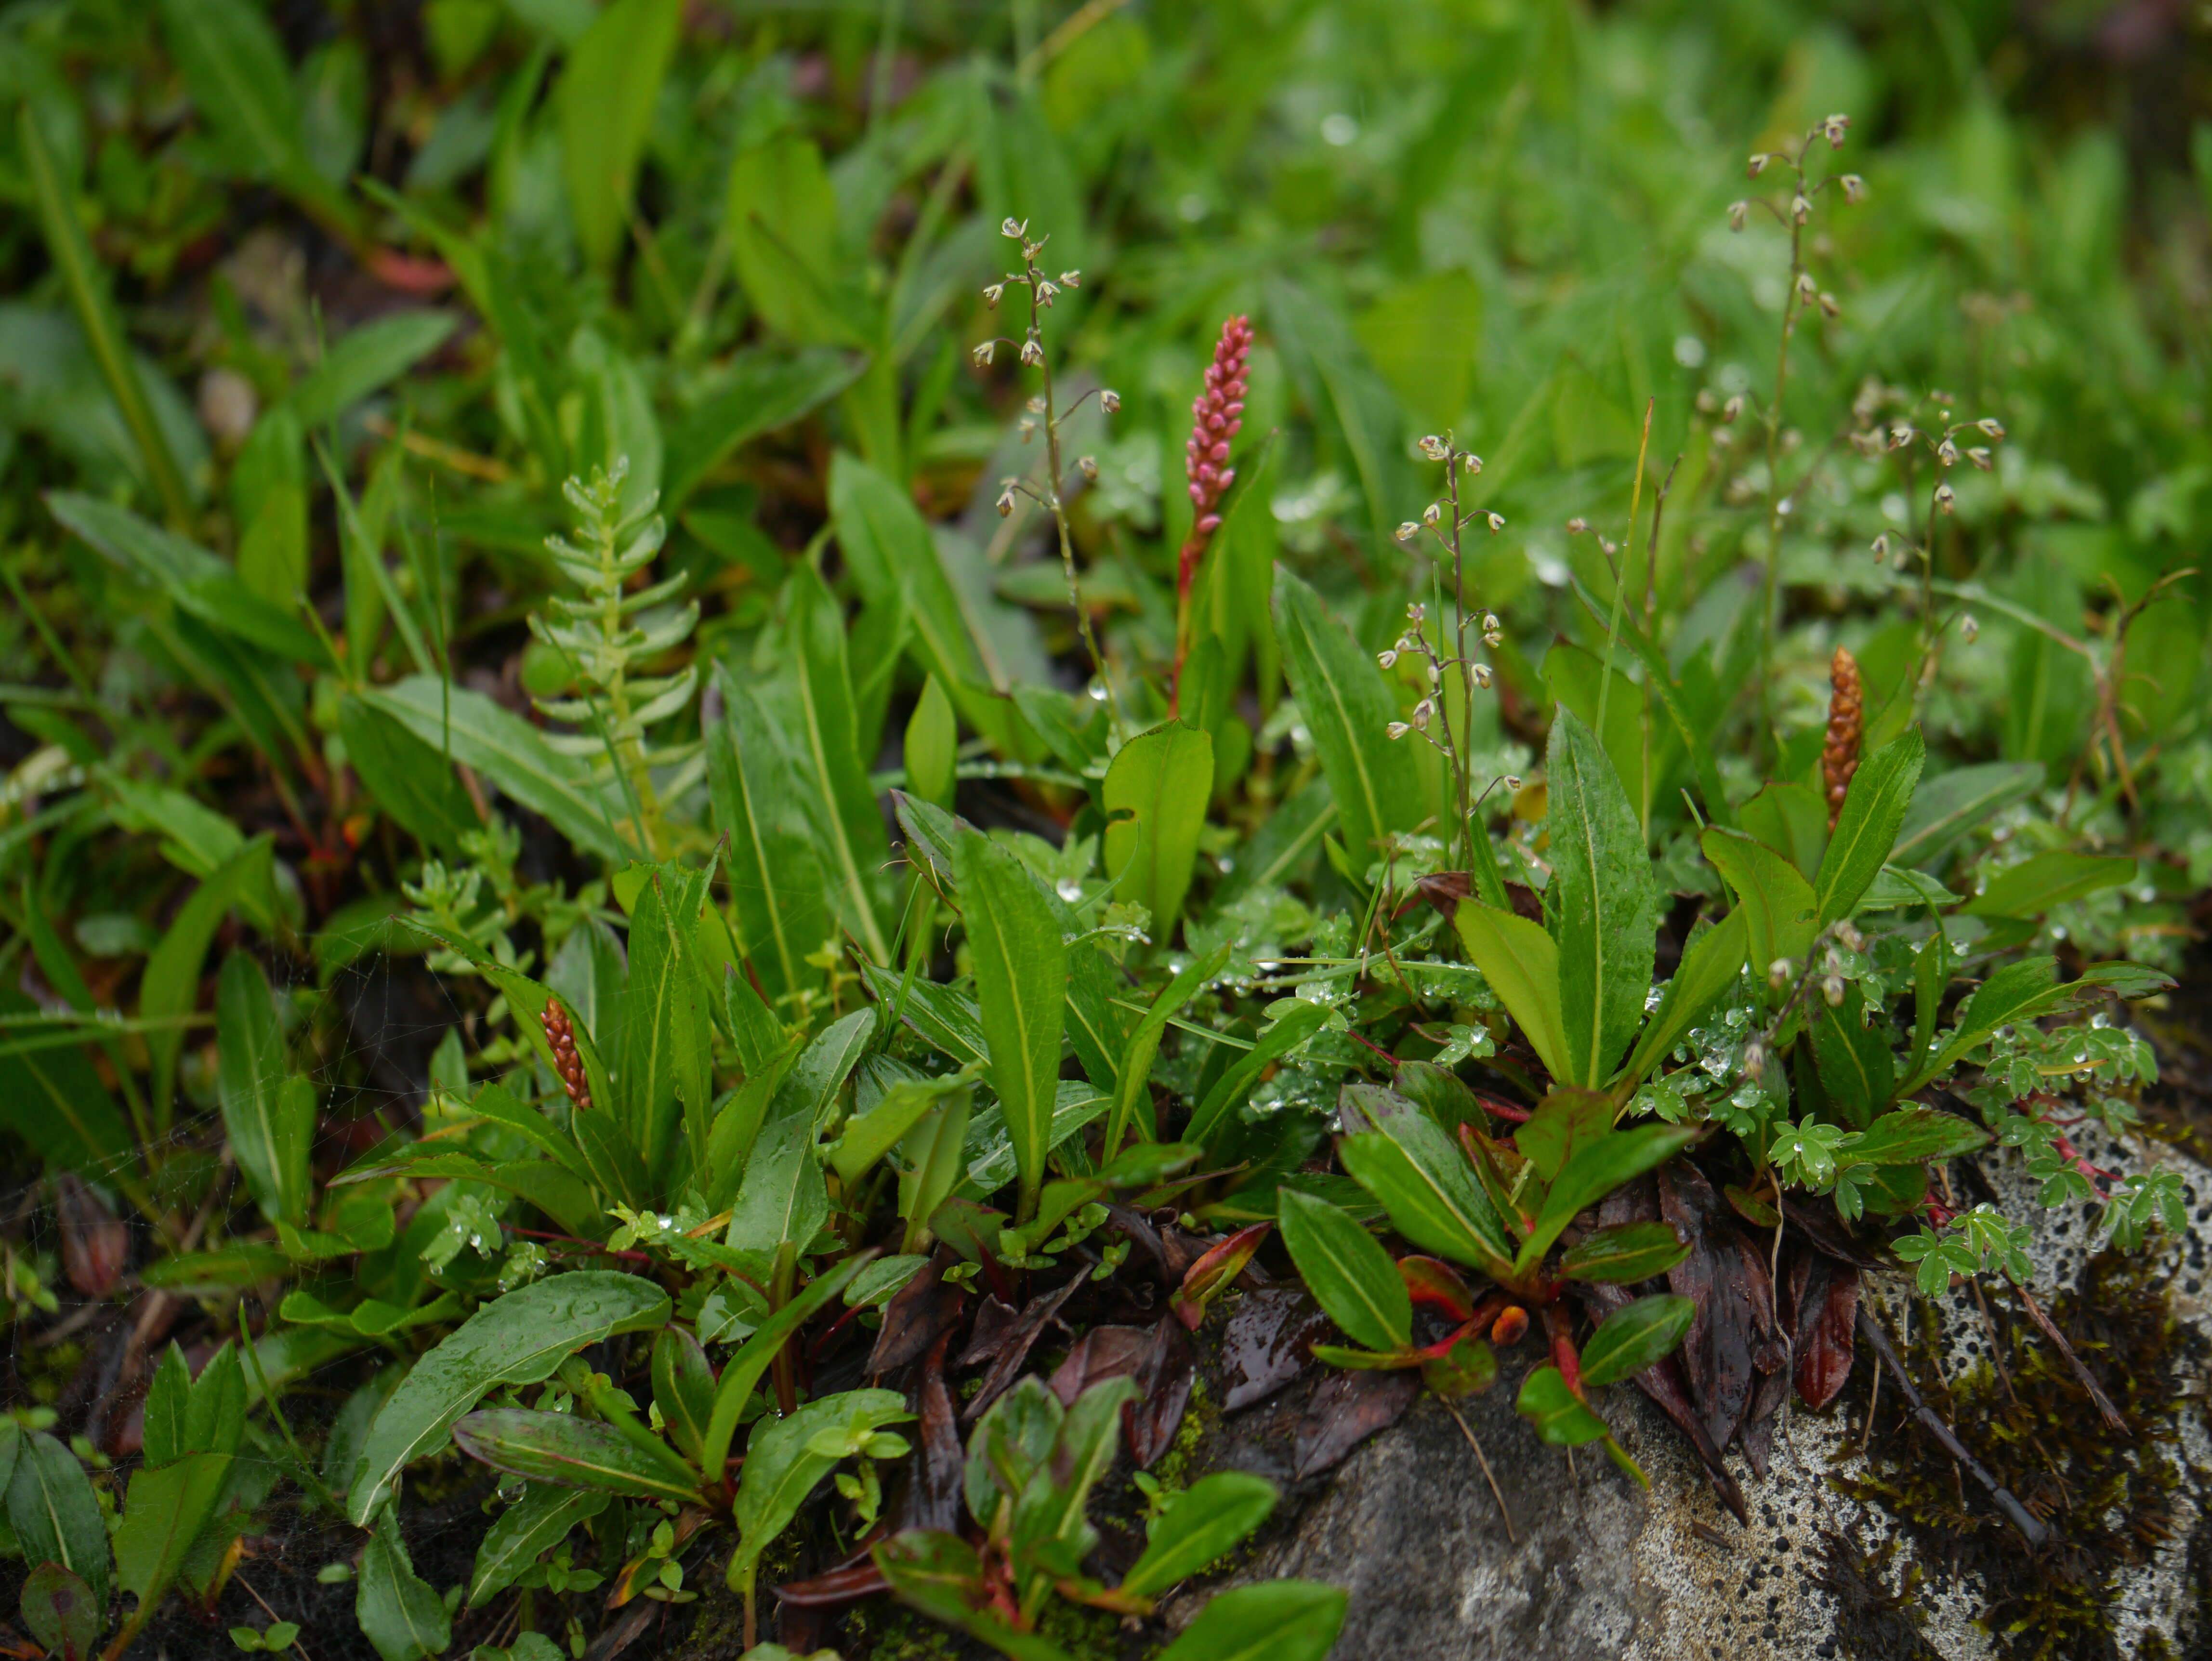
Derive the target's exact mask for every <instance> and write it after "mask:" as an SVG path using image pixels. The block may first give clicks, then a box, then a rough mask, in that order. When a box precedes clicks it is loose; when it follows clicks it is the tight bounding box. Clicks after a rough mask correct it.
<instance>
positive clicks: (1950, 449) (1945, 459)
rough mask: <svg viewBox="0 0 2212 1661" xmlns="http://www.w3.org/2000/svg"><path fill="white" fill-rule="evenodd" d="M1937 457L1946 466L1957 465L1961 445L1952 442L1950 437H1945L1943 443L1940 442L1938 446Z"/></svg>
mask: <svg viewBox="0 0 2212 1661" xmlns="http://www.w3.org/2000/svg"><path fill="white" fill-rule="evenodd" d="M1936 460H1937V461H1939V462H1941V463H1942V465H1944V466H1946V467H1955V466H1957V465H1959V447H1958V446H1957V445H1955V444H1954V443H1953V442H1951V441H1950V440H1949V439H1948V438H1947V439H1945V440H1944V441H1942V443H1941V444H1938V445H1937V446H1936Z"/></svg>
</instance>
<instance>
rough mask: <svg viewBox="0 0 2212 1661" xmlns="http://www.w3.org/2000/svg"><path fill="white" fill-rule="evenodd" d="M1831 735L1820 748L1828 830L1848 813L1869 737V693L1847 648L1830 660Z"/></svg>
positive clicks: (1829, 721) (1839, 649)
mask: <svg viewBox="0 0 2212 1661" xmlns="http://www.w3.org/2000/svg"><path fill="white" fill-rule="evenodd" d="M1828 684H1829V687H1830V691H1829V693H1828V731H1827V736H1826V739H1825V740H1824V741H1823V743H1822V745H1821V748H1820V784H1821V788H1822V790H1823V792H1824V794H1826V796H1827V799H1828V829H1829V830H1831V831H1832V830H1834V829H1835V828H1836V821H1837V820H1838V818H1840V817H1841V816H1842V814H1843V811H1844V797H1845V796H1847V795H1849V794H1850V788H1851V778H1852V776H1853V775H1854V774H1856V773H1857V771H1858V770H1859V746H1860V745H1861V743H1862V741H1863V739H1864V738H1865V736H1866V691H1865V686H1864V684H1863V682H1862V680H1861V678H1860V676H1859V665H1858V660H1857V658H1855V657H1853V656H1852V655H1851V654H1850V652H1849V651H1848V650H1847V649H1846V648H1844V647H1841V646H1838V648H1836V654H1835V656H1834V657H1832V658H1831V659H1830V660H1828Z"/></svg>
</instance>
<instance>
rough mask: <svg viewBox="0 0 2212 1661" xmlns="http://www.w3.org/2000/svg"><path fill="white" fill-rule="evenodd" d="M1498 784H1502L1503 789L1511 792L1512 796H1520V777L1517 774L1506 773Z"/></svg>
mask: <svg viewBox="0 0 2212 1661" xmlns="http://www.w3.org/2000/svg"><path fill="white" fill-rule="evenodd" d="M1499 782H1501V783H1503V784H1504V787H1505V788H1507V789H1508V790H1510V791H1511V792H1513V794H1516V795H1518V794H1521V776H1520V775H1519V774H1518V773H1508V774H1507V775H1506V776H1504V779H1502V780H1501V781H1499Z"/></svg>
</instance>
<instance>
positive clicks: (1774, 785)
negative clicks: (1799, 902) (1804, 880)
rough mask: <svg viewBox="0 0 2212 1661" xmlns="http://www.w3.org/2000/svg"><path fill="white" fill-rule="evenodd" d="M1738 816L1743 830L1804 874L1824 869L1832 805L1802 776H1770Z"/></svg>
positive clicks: (1801, 874)
mask: <svg viewBox="0 0 2212 1661" xmlns="http://www.w3.org/2000/svg"><path fill="white" fill-rule="evenodd" d="M1738 818H1739V819H1740V820H1741V824H1739V825H1738V826H1737V828H1738V829H1739V830H1741V831H1746V832H1747V833H1748V834H1749V835H1751V836H1753V837H1757V838H1758V839H1759V841H1760V842H1763V843H1765V844H1766V845H1767V846H1768V847H1769V848H1771V849H1773V850H1774V851H1775V852H1776V853H1778V854H1779V855H1782V856H1783V858H1784V859H1786V860H1788V861H1790V865H1791V866H1792V867H1794V868H1795V869H1796V872H1797V873H1798V874H1799V875H1800V876H1803V877H1810V876H1812V875H1813V874H1814V873H1815V872H1817V871H1819V870H1820V861H1821V860H1822V859H1824V858H1825V857H1826V855H1827V849H1828V804H1827V803H1826V801H1825V800H1822V799H1821V796H1820V792H1819V791H1818V790H1815V789H1814V788H1813V787H1812V786H1811V785H1809V784H1808V783H1806V782H1804V781H1803V780H1802V779H1770V780H1769V781H1768V782H1766V783H1765V784H1763V785H1761V786H1760V787H1759V793H1758V794H1756V795H1754V796H1753V797H1752V799H1751V800H1749V801H1747V802H1746V803H1744V805H1743V807H1742V810H1741V812H1740V813H1739V814H1738Z"/></svg>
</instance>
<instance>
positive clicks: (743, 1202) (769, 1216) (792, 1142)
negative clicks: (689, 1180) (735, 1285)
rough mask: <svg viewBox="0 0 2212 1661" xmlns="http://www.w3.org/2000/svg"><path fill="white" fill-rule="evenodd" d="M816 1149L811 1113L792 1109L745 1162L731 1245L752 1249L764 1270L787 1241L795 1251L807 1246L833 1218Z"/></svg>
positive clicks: (727, 1237)
mask: <svg viewBox="0 0 2212 1661" xmlns="http://www.w3.org/2000/svg"><path fill="white" fill-rule="evenodd" d="M814 1149H815V1131H814V1122H813V1120H812V1119H811V1117H809V1116H806V1115H805V1114H800V1113H789V1114H786V1115H785V1116H783V1117H781V1118H780V1119H775V1120H772V1121H771V1122H770V1123H769V1124H768V1126H767V1127H766V1129H763V1131H762V1133H761V1136H760V1140H759V1141H758V1143H757V1145H756V1146H755V1147H754V1149H753V1153H752V1157H751V1158H750V1159H748V1160H747V1161H746V1162H745V1175H744V1181H743V1182H742V1183H739V1184H738V1196H737V1199H736V1200H735V1201H734V1202H732V1205H731V1207H730V1226H729V1229H728V1231H727V1232H726V1233H725V1234H724V1235H723V1237H722V1240H723V1244H725V1245H727V1246H728V1247H729V1248H730V1249H731V1250H734V1251H741V1252H750V1253H752V1254H753V1255H754V1256H755V1258H756V1259H757V1261H758V1262H760V1263H761V1264H762V1265H763V1268H764V1269H765V1267H766V1266H767V1265H769V1264H771V1263H773V1262H775V1258H776V1255H777V1253H778V1252H779V1251H781V1250H783V1249H784V1248H785V1247H789V1248H790V1250H791V1251H792V1252H793V1254H794V1255H796V1254H798V1253H802V1252H804V1251H805V1250H807V1248H808V1246H809V1245H810V1244H812V1242H813V1239H814V1237H815V1235H816V1234H817V1233H819V1232H821V1228H822V1226H823V1224H824V1223H826V1222H828V1221H829V1186H828V1183H826V1181H825V1180H824V1178H823V1174H822V1165H821V1162H820V1161H819V1160H817V1159H816V1158H815V1154H814Z"/></svg>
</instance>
